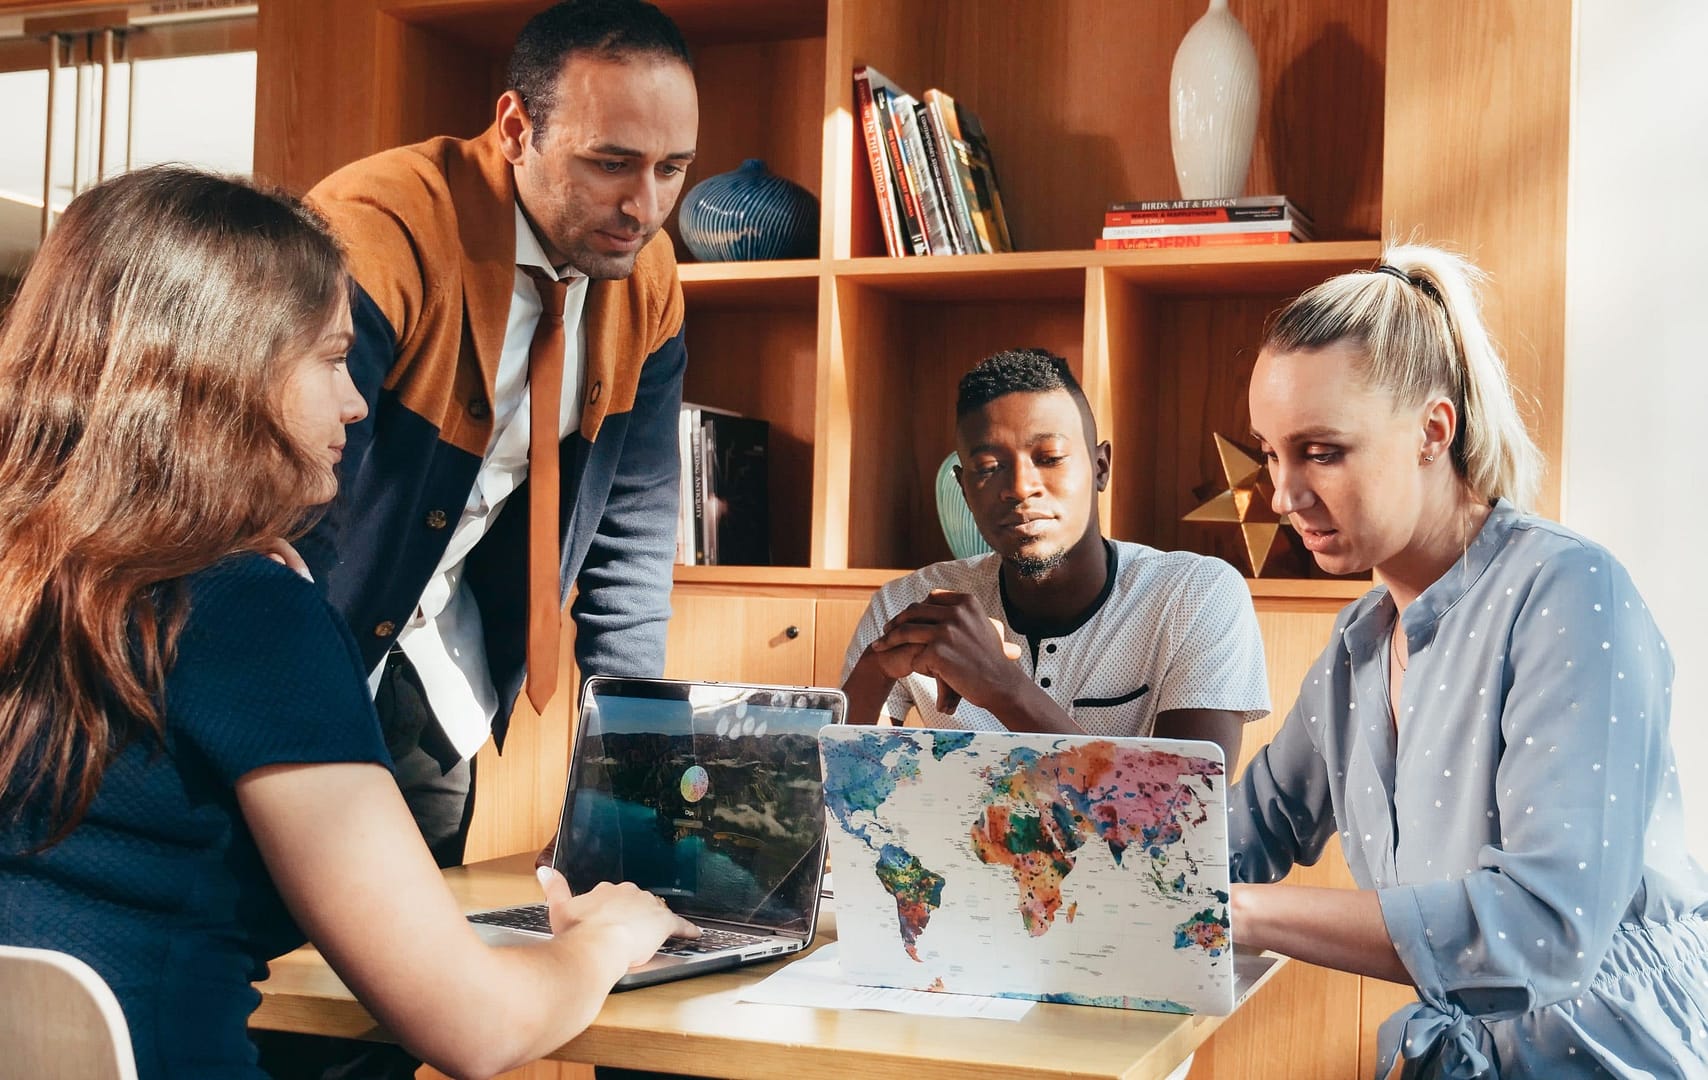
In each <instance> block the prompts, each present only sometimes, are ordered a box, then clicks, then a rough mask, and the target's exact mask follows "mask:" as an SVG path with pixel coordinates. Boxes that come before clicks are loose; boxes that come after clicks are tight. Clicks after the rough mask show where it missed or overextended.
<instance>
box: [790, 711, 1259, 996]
mask: <svg viewBox="0 0 1708 1080" xmlns="http://www.w3.org/2000/svg"><path fill="white" fill-rule="evenodd" d="M974 736H975V733H974V732H966V731H923V730H916V729H910V730H905V731H904V730H899V729H898V730H894V731H883V732H879V731H871V730H867V731H866V732H864V733H863V737H862V738H852V739H826V740H823V741H822V742H821V749H822V752H823V754H824V756H825V804H826V807H827V808H828V810H829V814H830V817H831V819H832V821H833V822H834V823H835V825H836V826H837V827H838V828H839V829H840V830H841V832H842V833H843V834H844V835H845V836H846V837H850V838H852V839H854V840H856V841H858V846H857V847H856V848H854V849H853V850H854V851H855V852H856V853H858V854H859V855H860V862H859V865H858V866H857V867H850V866H847V865H846V862H847V861H848V860H847V859H846V858H840V857H838V856H837V855H836V854H835V852H836V851H838V850H842V849H841V848H837V849H833V860H835V861H836V868H837V874H836V876H837V879H838V891H837V902H838V905H839V908H841V907H846V903H847V902H846V901H845V899H844V897H845V895H849V894H850V893H852V895H851V896H850V899H853V898H854V897H857V896H858V895H859V890H858V889H855V890H850V889H849V888H848V887H847V886H845V885H844V884H843V882H844V881H847V880H849V876H850V875H849V871H851V870H856V871H858V872H861V873H865V872H868V868H869V874H870V877H869V878H867V879H866V880H868V881H870V880H874V879H875V882H876V884H877V886H878V887H879V888H881V890H882V896H883V897H885V898H886V901H887V905H893V911H894V915H893V918H894V920H895V921H894V923H893V924H892V925H893V926H895V927H896V931H895V937H894V938H893V939H892V940H893V942H894V944H893V945H892V946H891V948H895V947H897V946H899V949H898V951H897V953H895V954H892V955H895V956H898V957H901V956H905V958H906V959H905V960H902V961H901V962H902V963H903V964H904V965H905V964H919V965H922V966H931V962H932V960H933V956H932V955H931V954H930V953H927V952H926V951H924V946H925V945H926V944H927V943H929V942H930V941H932V940H935V939H934V938H933V936H932V927H933V920H934V918H936V919H938V921H941V919H943V918H950V917H951V916H950V914H949V911H947V910H945V905H950V906H951V908H950V910H956V909H957V906H958V907H964V908H965V909H966V910H965V912H958V911H957V917H958V918H960V916H963V915H964V918H960V921H957V922H956V923H955V924H954V925H955V929H954V930H953V931H944V933H949V932H953V933H955V934H957V935H959V934H963V933H966V932H972V933H974V934H975V935H978V934H982V935H985V936H986V937H989V938H991V940H995V939H996V938H998V937H1000V936H1001V935H1002V934H1004V933H1007V932H1008V931H1005V930H1003V929H1002V927H1003V926H1012V927H1014V928H1015V929H1016V930H1018V931H1021V932H1023V934H1024V935H1025V937H1028V938H1033V939H1038V938H1042V937H1044V935H1046V934H1049V933H1050V932H1051V930H1052V927H1056V926H1058V924H1059V923H1062V922H1065V923H1072V924H1074V929H1073V930H1070V931H1066V932H1067V933H1070V934H1078V933H1080V932H1081V928H1082V927H1084V926H1085V924H1086V923H1087V921H1088V920H1092V921H1096V920H1103V921H1104V928H1103V929H1102V931H1098V930H1097V929H1095V928H1093V929H1091V930H1089V931H1087V933H1092V934H1096V933H1101V935H1102V936H1104V937H1107V936H1109V934H1110V928H1111V927H1112V926H1113V925H1114V923H1113V922H1112V920H1119V919H1120V918H1121V912H1122V911H1123V909H1130V910H1132V911H1134V912H1135V913H1138V912H1139V911H1141V909H1142V910H1146V911H1149V912H1151V913H1153V914H1154V912H1155V911H1156V910H1158V909H1159V908H1160V909H1161V910H1165V911H1177V912H1178V914H1177V915H1175V917H1174V918H1172V919H1170V920H1169V921H1168V923H1167V924H1166V925H1165V926H1160V927H1157V928H1156V932H1155V933H1154V934H1153V935H1152V936H1153V937H1154V938H1155V939H1156V941H1157V942H1158V943H1159V945H1158V946H1157V947H1158V948H1163V949H1166V950H1167V951H1168V952H1170V953H1174V954H1176V955H1177V957H1178V960H1179V962H1180V963H1182V964H1185V965H1190V964H1192V963H1194V962H1195V961H1193V960H1192V959H1191V957H1192V956H1194V955H1195V956H1197V957H1199V958H1201V959H1202V960H1213V959H1216V958H1221V957H1223V955H1224V954H1227V953H1229V951H1230V949H1229V946H1230V941H1229V933H1228V928H1229V923H1228V916H1227V900H1228V897H1227V894H1226V893H1225V892H1223V891H1221V890H1220V889H1217V888H1214V887H1208V886H1204V885H1201V884H1200V883H1199V878H1200V872H1201V860H1200V857H1199V855H1198V854H1197V853H1196V852H1195V851H1194V847H1195V844H1194V842H1193V841H1194V839H1195V838H1196V839H1197V840H1198V843H1197V845H1196V846H1200V847H1202V846H1204V844H1203V841H1204V839H1206V838H1207V834H1208V833H1209V832H1212V831H1214V830H1213V829H1211V826H1213V825H1217V824H1220V825H1221V827H1222V829H1223V830H1225V822H1221V821H1212V820H1211V817H1210V813H1209V811H1210V808H1211V806H1213V805H1214V806H1219V803H1213V802H1212V801H1210V800H1209V798H1208V797H1209V796H1210V795H1211V794H1212V793H1213V792H1215V790H1216V788H1217V786H1218V785H1219V784H1220V783H1221V778H1222V776H1223V772H1224V769H1223V766H1222V764H1221V762H1220V761H1216V760H1212V759H1208V758H1200V757H1192V756H1187V755H1183V754H1174V753H1168V752H1165V751H1160V750H1157V749H1154V748H1137V747H1133V746H1131V745H1130V744H1123V743H1118V742H1113V741H1110V740H1107V739H1092V738H1084V737H1082V738H1077V739H1075V738H1067V737H1064V738H1062V739H1060V740H1057V741H1055V742H1053V743H1048V744H1046V745H1045V746H1044V747H1043V748H1039V747H1038V746H1037V745H1036V744H1032V745H1025V746H1019V747H1011V748H1009V749H1006V750H1005V751H1004V752H1002V753H1000V754H998V753H994V752H992V751H991V750H990V749H989V747H990V746H991V745H992V744H991V743H990V742H988V741H986V742H982V743H980V742H976V741H975V738H974ZM981 748H982V749H981ZM957 757H958V759H959V760H955V759H956V758H957ZM986 759H988V760H986ZM946 761H947V762H949V764H950V765H951V766H952V767H947V768H946V767H944V766H943V765H940V764H939V763H944V762H946ZM900 803H906V805H908V806H909V807H912V808H913V812H911V813H909V814H902V815H898V814H897V813H895V812H894V811H895V809H896V807H897V805H898V804H900ZM1216 817H1217V818H1218V819H1219V818H1220V817H1221V815H1219V814H1218V815H1216ZM1222 843H1223V845H1225V841H1223V842H1222ZM1087 845H1097V846H1099V847H1100V848H1101V849H1103V850H1104V851H1106V852H1107V857H1106V858H1100V859H1098V860H1095V862H1094V863H1093V864H1087V863H1086V862H1085V852H1086V851H1088V850H1090V848H1089V847H1088V846H1087ZM979 865H983V866H987V867H992V868H1000V869H1001V870H1002V871H1003V872H1004V876H1003V878H1002V879H1001V880H1003V881H1005V882H1006V883H1007V885H1006V893H1007V895H1006V897H1002V896H1000V895H996V890H994V889H993V888H992V884H993V883H994V880H995V879H992V878H990V877H989V876H988V875H987V874H981V873H977V872H975V871H974V870H973V868H974V867H976V866H979ZM1087 866H1091V867H1092V868H1091V869H1086V867H1087ZM1076 870H1078V871H1079V872H1080V876H1086V881H1085V882H1083V883H1082V885H1083V887H1082V888H1076V886H1075V885H1074V884H1073V882H1074V881H1076V880H1077V878H1076V877H1074V875H1075V872H1076ZM1070 894H1072V895H1070ZM1003 910H1006V912H1007V914H1006V915H1005V916H1004V915H1002V914H1001V912H1002V911H1003ZM1058 914H1060V915H1062V917H1063V918H1062V919H1061V920H1058V919H1057V915H1058ZM987 927H988V928H987ZM1076 940H1077V939H1076ZM945 944H947V943H945ZM1063 947H1064V948H1069V943H1066V942H1064V943H1063ZM949 951H952V952H956V953H960V952H961V951H962V950H949ZM1230 959H1231V957H1230ZM1073 962H1074V963H1080V962H1082V961H1079V960H1075V961H1073ZM874 963H876V964H877V965H878V966H883V964H884V961H882V960H875V961H874ZM963 966H964V965H963ZM1226 966H1227V967H1230V968H1231V963H1230V964H1227V965H1226ZM915 970H917V969H915ZM1088 970H1089V968H1088ZM927 974H930V975H931V976H932V978H929V979H927V978H924V976H926V975H927ZM953 976H954V972H952V971H933V972H930V973H927V972H923V971H921V972H919V977H918V980H917V981H919V982H920V984H921V985H925V984H931V985H941V986H944V987H946V988H948V989H955V988H956V987H955V986H954V985H952V983H953ZM897 984H898V983H895V982H891V983H888V985H897ZM978 992H991V991H990V990H986V989H980V990H979V991H978ZM996 992H1002V991H1001V990H1000V988H998V989H997V990H996ZM1022 996H1034V997H1041V998H1046V999H1048V1000H1055V1001H1060V1000H1074V1001H1087V1002H1093V1003H1098V1004H1118V1005H1126V1006H1128V1007H1142V1008H1162V1009H1168V1010H1170V1011H1176V1010H1185V1009H1187V1008H1188V1006H1186V1005H1182V1004H1181V1003H1179V1002H1177V1001H1173V1000H1152V999H1136V998H1133V997H1130V996H1126V997H1123V996H1119V995H1117V996H1116V998H1115V999H1112V998H1110V996H1109V995H1107V994H1097V993H1089V992H1088V993H1084V994H1076V993H1073V992H1071V991H1069V992H1050V993H1031V992H1026V993H1023V995H1022Z"/></svg>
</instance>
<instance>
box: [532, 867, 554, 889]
mask: <svg viewBox="0 0 1708 1080" xmlns="http://www.w3.org/2000/svg"><path fill="white" fill-rule="evenodd" d="M534 876H535V877H537V878H539V879H540V888H542V889H546V888H550V887H551V883H552V868H551V867H549V866H537V867H535V868H534Z"/></svg>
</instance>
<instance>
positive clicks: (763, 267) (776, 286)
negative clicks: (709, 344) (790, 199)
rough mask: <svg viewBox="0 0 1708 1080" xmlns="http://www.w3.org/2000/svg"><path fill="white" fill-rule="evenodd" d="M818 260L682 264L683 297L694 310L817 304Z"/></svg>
mask: <svg viewBox="0 0 1708 1080" xmlns="http://www.w3.org/2000/svg"><path fill="white" fill-rule="evenodd" d="M824 268H825V263H824V262H823V261H822V260H819V259H786V260H781V261H776V262H729V263H683V264H682V266H681V278H682V295H683V297H684V299H685V300H686V301H687V302H688V304H689V305H691V306H692V307H695V308H701V307H707V308H717V309H723V308H748V309H755V308H759V309H763V308H793V307H810V306H812V305H814V304H817V303H818V282H819V278H820V277H821V276H822V275H823V274H824Z"/></svg>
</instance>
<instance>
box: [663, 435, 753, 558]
mask: <svg viewBox="0 0 1708 1080" xmlns="http://www.w3.org/2000/svg"><path fill="white" fill-rule="evenodd" d="M770 431H771V428H770V425H769V424H767V423H766V422H765V421H763V420H754V419H752V418H750V417H746V416H741V415H739V414H737V413H732V412H728V411H726V410H724V409H714V408H711V407H709V406H706V405H691V404H688V403H687V402H684V403H683V405H682V411H681V413H680V414H679V416H678V422H677V436H678V438H677V446H678V451H679V453H680V455H681V500H680V502H679V504H678V508H677V518H676V561H677V562H679V563H686V564H688V565H690V566H720V565H722V566H768V565H770V563H771V514H770V495H769V489H768V484H767V482H766V466H765V460H766V456H767V454H768V450H769V447H768V444H769V442H770Z"/></svg>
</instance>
